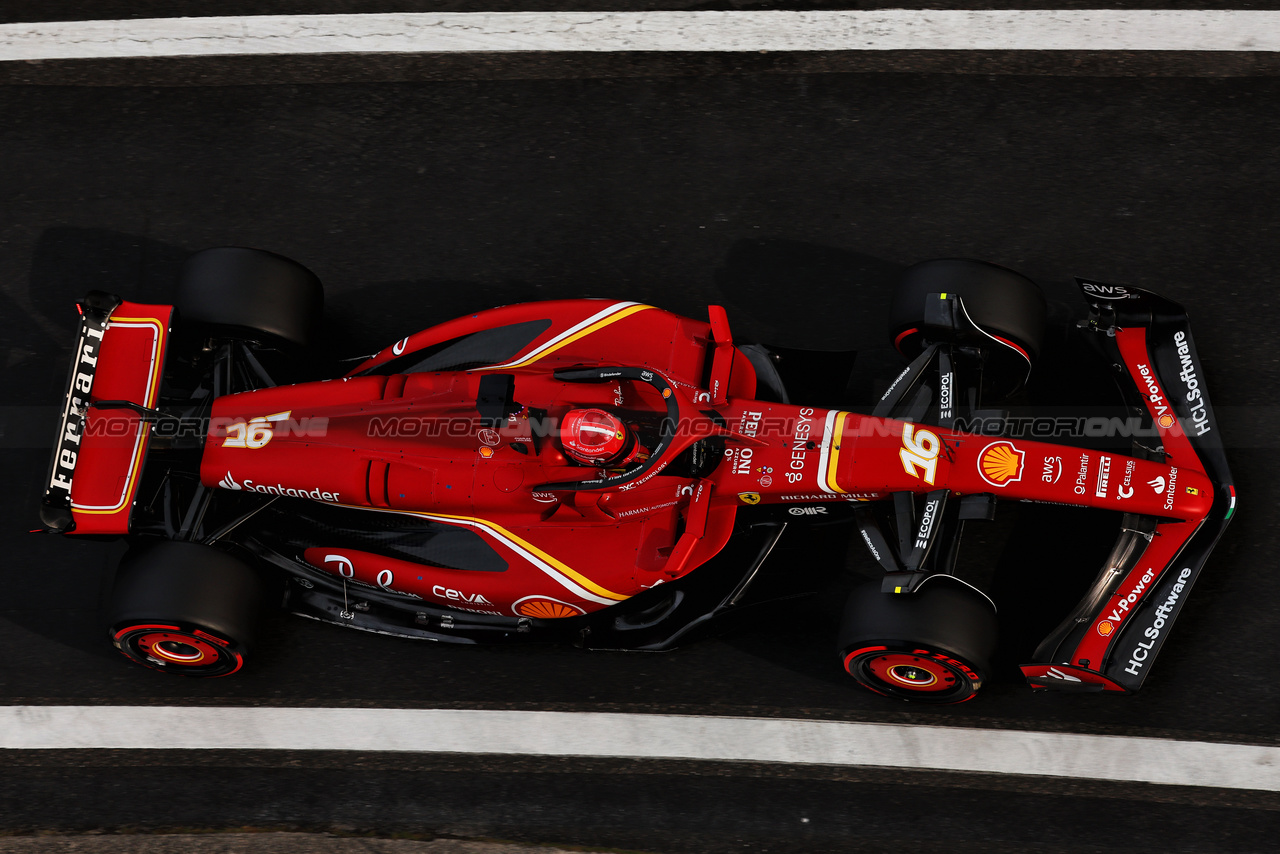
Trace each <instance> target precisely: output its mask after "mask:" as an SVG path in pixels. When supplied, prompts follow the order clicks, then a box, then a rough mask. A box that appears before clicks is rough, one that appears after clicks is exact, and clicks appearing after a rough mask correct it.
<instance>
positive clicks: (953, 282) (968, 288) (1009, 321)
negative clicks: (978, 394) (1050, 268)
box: [889, 258, 1047, 372]
mask: <svg viewBox="0 0 1280 854" xmlns="http://www.w3.org/2000/svg"><path fill="white" fill-rule="evenodd" d="M936 293H955V294H959V295H960V298H961V299H962V300H963V301H964V307H965V310H966V311H967V312H968V313H969V317H970V319H972V320H973V322H974V323H976V324H977V325H978V326H979V327H980V328H981V329H982V330H983V331H984V332H986V333H988V334H989V335H993V336H995V337H996V338H998V339H1001V341H1002V342H1003V343H1004V344H1006V345H1013V346H1016V347H1017V348H1018V349H1020V350H1022V351H1023V352H1024V353H1025V355H1026V361H1027V362H1031V363H1034V361H1035V359H1036V357H1037V356H1039V355H1040V350H1041V347H1042V345H1043V344H1044V326H1045V316H1046V314H1047V308H1046V304H1045V299H1044V294H1043V293H1041V291H1040V288H1039V287H1038V286H1037V285H1036V283H1035V282H1033V281H1031V280H1030V279H1028V278H1027V277H1026V276H1023V275H1022V274H1020V273H1015V272H1014V271H1013V270H1009V269H1006V268H1005V267H1000V266H998V265H996V264H989V263H987V262H985V261H969V260H965V259H960V258H944V259H939V260H936V261H923V262H921V263H919V264H916V265H915V266H912V267H908V268H907V270H906V272H904V273H903V274H902V279H901V281H900V282H899V283H898V287H897V288H896V289H895V290H894V292H893V300H892V302H891V303H890V305H889V336H890V340H891V341H892V342H893V346H894V347H895V348H897V349H898V351H899V352H900V353H902V354H903V355H904V356H906V357H907V358H909V359H912V358H915V357H916V356H918V355H919V354H920V351H921V350H922V349H923V344H922V340H921V339H922V336H921V333H920V330H921V328H922V327H923V324H924V308H925V298H926V297H927V295H929V294H936ZM1026 367H1027V365H1026V364H1025V363H1024V364H1023V370H1024V372H1025V369H1026Z"/></svg>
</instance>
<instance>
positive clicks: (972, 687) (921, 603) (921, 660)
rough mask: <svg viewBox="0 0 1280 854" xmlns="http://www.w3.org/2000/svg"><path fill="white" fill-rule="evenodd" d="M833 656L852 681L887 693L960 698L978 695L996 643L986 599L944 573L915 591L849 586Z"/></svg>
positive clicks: (906, 696)
mask: <svg viewBox="0 0 1280 854" xmlns="http://www.w3.org/2000/svg"><path fill="white" fill-rule="evenodd" d="M838 647H839V653H840V660H841V662H842V663H843V665H844V669H845V671H846V672H847V673H848V674H849V675H850V676H852V677H853V678H854V679H855V680H857V682H858V683H859V684H860V685H862V686H864V687H866V688H869V689H871V690H872V691H875V692H876V693H877V694H883V695H885V696H886V697H894V698H896V699H899V700H914V701H916V702H922V703H940V704H945V703H963V702H965V701H966V700H971V699H973V697H974V696H975V695H976V694H977V692H978V689H980V688H981V687H982V683H983V682H985V681H986V679H987V676H988V674H989V673H990V670H991V667H990V664H989V661H990V658H991V654H992V653H993V652H994V651H995V647H996V612H995V608H994V607H992V605H991V603H990V601H988V600H987V598H986V597H985V596H983V595H982V594H981V593H978V592H977V591H976V590H974V589H973V588H971V587H969V586H968V585H966V584H964V583H962V582H960V581H957V580H955V579H953V578H950V577H949V576H934V577H933V578H930V579H927V580H926V581H925V583H924V584H923V585H922V586H921V587H920V589H919V590H917V591H916V592H915V593H882V592H880V583H879V582H869V583H866V584H863V585H860V586H858V587H856V588H854V590H853V592H852V593H851V594H850V595H849V600H848V602H847V603H846V604H845V611H844V619H843V621H842V622H841V625H840V634H839V643H838Z"/></svg>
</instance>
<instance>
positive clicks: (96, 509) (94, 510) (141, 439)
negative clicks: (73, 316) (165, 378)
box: [71, 317, 168, 516]
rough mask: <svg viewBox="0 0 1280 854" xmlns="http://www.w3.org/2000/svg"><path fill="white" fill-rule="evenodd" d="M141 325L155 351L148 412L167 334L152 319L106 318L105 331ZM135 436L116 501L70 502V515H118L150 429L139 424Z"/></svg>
mask: <svg viewBox="0 0 1280 854" xmlns="http://www.w3.org/2000/svg"><path fill="white" fill-rule="evenodd" d="M113 323H117V324H125V323H129V324H142V325H145V326H154V327H155V330H156V343H155V348H154V349H153V350H152V351H151V371H150V374H151V376H150V377H148V379H147V389H146V391H145V392H144V393H143V395H142V405H143V406H146V407H148V408H150V407H152V406H155V404H156V397H157V396H159V393H160V375H161V373H162V371H163V368H164V360H163V359H161V358H160V354H161V352H162V351H163V350H164V341H165V333H166V332H167V331H168V330H167V329H166V328H165V326H164V324H162V323H161V322H160V321H159V320H157V319H156V318H154V317H110V318H108V319H107V329H110V328H111V324H113ZM139 428H140V429H139V430H138V435H137V437H136V438H135V439H134V442H133V457H132V459H131V460H130V462H129V471H128V473H127V474H126V475H125V481H124V489H123V490H122V491H121V493H120V500H119V501H118V502H116V504H115V505H114V506H110V507H108V506H103V505H88V506H84V505H80V504H76V503H74V502H72V504H71V509H72V511H73V512H74V513H85V514H89V515H94V516H105V515H110V514H114V513H119V512H120V511H121V510H123V509H124V507H125V505H126V504H128V503H129V496H130V495H131V494H132V493H133V484H134V481H135V480H137V478H138V472H139V471H140V470H141V469H142V459H143V457H144V456H145V454H144V453H143V451H144V450H145V448H146V445H147V441H146V440H147V439H148V438H149V437H150V435H151V431H150V428H149V427H147V424H146V422H145V421H140V422H139Z"/></svg>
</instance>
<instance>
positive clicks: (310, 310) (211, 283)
mask: <svg viewBox="0 0 1280 854" xmlns="http://www.w3.org/2000/svg"><path fill="white" fill-rule="evenodd" d="M174 304H175V305H176V306H177V308H178V317H179V319H180V320H181V321H182V322H184V323H186V324H189V325H194V326H196V327H206V328H211V329H212V330H213V331H215V332H219V333H223V332H225V333H229V334H232V335H235V336H238V337H248V338H258V339H261V338H265V339H267V340H272V341H283V342H287V343H289V344H294V345H298V346H303V347H305V346H306V345H307V344H309V343H310V342H311V341H312V340H313V338H314V337H315V334H316V331H317V330H318V329H319V328H320V318H321V315H322V314H323V313H324V288H323V287H322V286H321V284H320V280H319V279H318V278H316V275H315V273H312V272H311V271H310V270H308V269H307V268H306V267H304V266H302V265H301V264H299V263H298V262H296V261H291V260H289V259H288V258H285V257H284V256H283V255H276V254H274V253H272V252H264V251H262V250H261V249H245V248H243V247H239V246H222V247H219V248H216V249H205V250H204V251H203V252H197V253H196V254H194V255H192V256H191V257H190V258H188V259H187V260H186V263H184V264H183V266H182V272H181V274H180V275H179V278H178V293H177V297H176V298H175V300H174Z"/></svg>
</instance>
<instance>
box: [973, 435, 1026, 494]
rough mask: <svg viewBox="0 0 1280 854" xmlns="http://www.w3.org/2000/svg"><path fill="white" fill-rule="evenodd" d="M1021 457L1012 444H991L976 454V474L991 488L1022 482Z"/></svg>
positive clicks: (1002, 442) (1020, 452) (1020, 453)
mask: <svg viewBox="0 0 1280 854" xmlns="http://www.w3.org/2000/svg"><path fill="white" fill-rule="evenodd" d="M1022 457H1023V452H1022V451H1019V450H1018V449H1017V448H1015V447H1014V446H1013V443H1012V442H1004V441H1001V442H992V443H991V444H990V445H987V446H986V447H985V448H983V449H982V453H980V454H978V474H980V475H982V479H983V480H985V481H986V482H987V483H989V484H991V485H992V486H1007V485H1009V484H1010V483H1013V482H1014V481H1018V480H1022Z"/></svg>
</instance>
